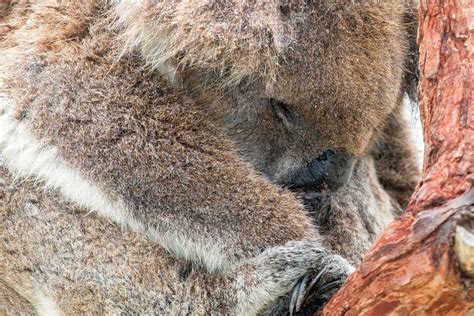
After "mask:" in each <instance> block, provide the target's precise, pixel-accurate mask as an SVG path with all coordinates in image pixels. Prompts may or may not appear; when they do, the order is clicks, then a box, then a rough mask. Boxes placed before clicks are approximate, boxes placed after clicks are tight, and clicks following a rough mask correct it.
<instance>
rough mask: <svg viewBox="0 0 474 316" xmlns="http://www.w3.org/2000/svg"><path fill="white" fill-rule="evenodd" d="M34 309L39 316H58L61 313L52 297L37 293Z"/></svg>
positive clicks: (40, 292)
mask: <svg viewBox="0 0 474 316" xmlns="http://www.w3.org/2000/svg"><path fill="white" fill-rule="evenodd" d="M33 304H34V308H35V310H36V312H37V313H38V315H39V316H59V315H61V312H60V310H59V308H58V306H57V305H56V302H54V300H53V299H52V297H50V296H47V295H45V294H44V293H43V291H38V292H37V294H36V295H35V298H34V302H33Z"/></svg>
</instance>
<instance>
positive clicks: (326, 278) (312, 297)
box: [288, 266, 353, 315]
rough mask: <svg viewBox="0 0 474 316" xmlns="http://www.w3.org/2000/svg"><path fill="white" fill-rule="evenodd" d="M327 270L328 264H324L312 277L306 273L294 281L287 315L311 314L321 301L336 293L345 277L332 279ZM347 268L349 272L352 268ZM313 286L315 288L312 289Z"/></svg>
mask: <svg viewBox="0 0 474 316" xmlns="http://www.w3.org/2000/svg"><path fill="white" fill-rule="evenodd" d="M350 268H352V267H350ZM329 270H330V269H329V266H325V267H324V268H322V269H321V270H320V271H319V272H318V273H317V274H316V275H315V276H314V277H313V276H312V275H311V274H306V275H305V276H303V277H302V278H301V279H300V280H299V281H298V282H297V283H296V285H295V287H294V289H293V293H292V295H291V300H290V306H289V309H288V310H289V315H313V314H314V311H315V310H316V309H317V308H319V307H320V306H321V305H322V303H324V302H326V301H327V300H329V299H330V298H331V296H333V295H334V294H335V293H336V291H337V290H338V289H339V288H340V287H341V286H342V284H343V283H344V282H345V280H346V278H345V277H343V278H340V277H339V278H336V279H334V277H333V276H331V275H330V274H331V272H330V271H329ZM348 270H349V271H348V272H349V273H351V272H352V270H353V269H348ZM316 285H319V286H316ZM315 287H316V288H317V289H316V291H313V289H314V288H315Z"/></svg>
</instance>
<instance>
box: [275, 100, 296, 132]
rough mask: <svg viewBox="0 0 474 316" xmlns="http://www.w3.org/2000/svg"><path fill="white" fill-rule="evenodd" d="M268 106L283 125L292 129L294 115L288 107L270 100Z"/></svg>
mask: <svg viewBox="0 0 474 316" xmlns="http://www.w3.org/2000/svg"><path fill="white" fill-rule="evenodd" d="M270 106H271V108H272V110H273V112H274V113H275V115H276V116H278V118H279V119H280V120H281V121H282V122H283V123H284V124H285V126H286V127H292V126H293V124H294V122H295V119H296V114H295V112H293V111H292V110H291V109H290V107H289V106H288V105H287V104H285V103H283V102H281V101H278V100H275V99H270Z"/></svg>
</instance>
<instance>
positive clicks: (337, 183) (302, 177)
mask: <svg viewBox="0 0 474 316" xmlns="http://www.w3.org/2000/svg"><path fill="white" fill-rule="evenodd" d="M353 167H354V158H353V157H352V156H350V155H349V154H347V153H343V152H335V151H333V150H327V151H325V152H323V153H322V154H321V155H320V156H319V157H318V158H316V159H313V160H312V161H311V162H310V163H309V165H308V166H307V167H306V168H301V169H300V170H298V171H297V172H296V173H294V174H293V175H292V177H291V181H290V182H291V183H288V184H289V186H290V187H293V188H296V189H304V190H305V189H307V190H315V191H319V192H327V191H332V192H334V191H336V190H337V189H339V188H340V187H341V186H343V185H344V184H346V183H347V181H348V180H349V178H350V176H351V174H352V169H353Z"/></svg>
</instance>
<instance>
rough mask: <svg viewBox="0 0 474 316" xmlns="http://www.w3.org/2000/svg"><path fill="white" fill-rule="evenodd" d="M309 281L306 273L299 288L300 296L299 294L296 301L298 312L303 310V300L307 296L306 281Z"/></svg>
mask: <svg viewBox="0 0 474 316" xmlns="http://www.w3.org/2000/svg"><path fill="white" fill-rule="evenodd" d="M307 282H308V275H305V276H304V278H303V280H302V281H301V286H300V287H299V290H298V296H297V301H296V312H299V311H300V310H301V304H303V300H304V298H305V295H304V294H305V292H306V283H307Z"/></svg>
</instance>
